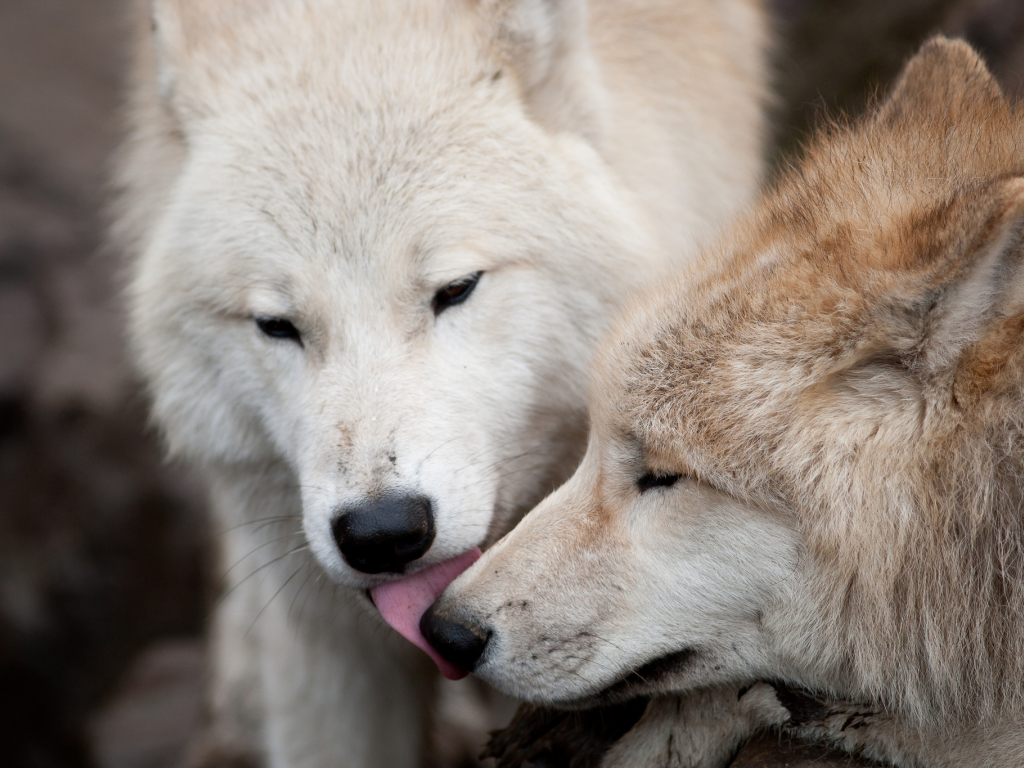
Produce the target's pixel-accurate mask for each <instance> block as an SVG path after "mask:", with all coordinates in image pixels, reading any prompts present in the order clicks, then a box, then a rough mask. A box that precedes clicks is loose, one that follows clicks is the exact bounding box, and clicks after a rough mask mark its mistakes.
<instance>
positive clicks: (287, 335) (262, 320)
mask: <svg viewBox="0 0 1024 768" xmlns="http://www.w3.org/2000/svg"><path fill="white" fill-rule="evenodd" d="M255 320H256V327H257V328H259V329H260V330H261V331H263V334H264V335H265V336H270V337H271V338H273V339H288V340H290V341H294V342H296V343H297V344H298V345H299V346H300V347H301V346H302V336H301V335H300V334H299V329H298V328H296V327H295V326H294V325H293V324H292V321H291V320H285V319H284V318H283V317H257V318H255Z"/></svg>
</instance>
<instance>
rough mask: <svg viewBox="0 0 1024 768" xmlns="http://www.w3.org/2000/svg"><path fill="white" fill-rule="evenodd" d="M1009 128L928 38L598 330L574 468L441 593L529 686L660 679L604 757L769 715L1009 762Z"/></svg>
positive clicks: (724, 738)
mask: <svg viewBox="0 0 1024 768" xmlns="http://www.w3.org/2000/svg"><path fill="white" fill-rule="evenodd" d="M1022 330H1024V115H1022V114H1021V111H1020V110H1019V109H1017V108H1016V107H1015V106H1013V105H1012V104H1010V103H1009V102H1008V101H1007V99H1005V98H1004V96H1003V95H1002V93H1001V92H1000V88H999V86H998V85H997V83H996V82H995V81H994V79H993V78H992V77H991V75H990V74H989V73H988V71H987V70H986V68H985V66H984V64H983V63H982V61H981V60H980V59H979V57H978V56H977V55H976V54H975V53H974V52H973V51H972V50H971V49H970V48H969V46H967V45H966V44H964V43H962V42H951V41H948V40H945V39H936V40H934V41H932V42H930V43H928V44H927V45H925V46H924V48H923V49H922V50H921V51H920V53H919V54H918V55H917V56H916V57H915V58H914V59H913V60H911V61H910V63H909V64H908V65H907V67H906V69H905V71H904V73H903V74H902V76H901V78H900V79H899V81H898V83H897V84H896V85H895V87H894V89H893V91H892V93H891V94H890V95H889V96H888V97H887V98H886V99H885V100H884V101H883V102H882V103H880V104H879V105H878V106H877V107H876V108H874V109H873V110H872V111H871V112H870V113H869V114H868V115H867V116H865V117H864V118H863V119H862V120H860V121H858V122H856V123H855V124H853V125H834V126H832V127H830V128H828V129H826V130H824V131H822V132H821V133H820V134H819V135H818V136H817V138H815V139H814V140H813V141H812V142H811V143H810V145H809V147H808V148H807V149H806V153H805V156H804V157H803V159H802V160H800V161H799V162H798V163H797V164H796V165H795V167H793V168H792V169H790V170H789V171H788V172H786V173H784V174H783V176H782V178H781V180H780V181H779V182H778V183H777V184H776V186H775V188H774V189H773V191H771V192H770V193H769V194H767V196H766V198H765V199H764V201H763V202H762V203H761V204H760V206H759V207H758V209H757V210H756V211H755V212H753V213H752V214H751V215H750V216H748V217H746V218H745V219H744V220H742V221H741V222H740V223H738V224H737V225H736V226H735V227H734V228H732V229H731V230H730V231H729V233H728V234H726V236H725V237H724V238H722V239H721V240H720V241H718V243H717V244H716V245H714V246H712V247H710V248H708V249H706V251H705V253H704V255H703V257H702V258H701V259H700V260H699V261H698V262H696V263H695V264H694V265H693V266H692V268H690V269H685V270H683V271H682V272H681V273H680V275H679V277H678V279H676V280H674V281H673V282H671V283H669V284H667V285H665V286H664V287H661V288H659V289H657V290H655V291H653V292H647V293H645V294H643V295H642V296H641V297H640V298H639V299H638V300H636V301H635V302H633V304H632V305H631V307H630V308H629V309H628V310H627V311H625V313H624V314H623V315H622V316H621V317H620V319H619V320H618V322H617V324H616V325H615V327H614V330H613V332H612V333H611V336H610V338H609V340H608V341H607V342H606V343H605V344H604V346H603V348H602V350H601V352H600V354H599V356H598V359H597V362H596V364H595V368H594V373H593V377H592V382H593V384H592V394H591V400H590V403H591V414H592V419H593V423H592V427H591V433H590V442H589V447H588V450H587V453H586V455H585V457H584V459H583V462H582V464H581V466H580V468H579V469H578V470H577V472H576V474H575V475H574V476H573V477H572V478H571V479H570V480H569V481H568V482H567V483H566V484H565V485H564V486H562V487H561V488H560V489H559V490H558V491H556V492H555V493H554V494H552V495H551V496H550V497H548V498H547V499H546V500H545V501H544V502H543V503H542V504H541V505H539V506H538V507H537V508H536V509H534V510H533V511H532V512H530V514H529V515H527V517H526V518H525V519H524V520H523V522H522V523H521V524H520V525H519V526H518V527H517V528H516V529H515V530H513V531H512V533H510V534H509V535H508V536H507V537H505V538H504V539H503V540H502V541H500V542H499V543H498V544H497V545H495V547H494V548H492V549H491V550H490V551H489V552H487V553H485V555H484V557H483V558H482V559H481V560H480V561H479V562H477V563H476V565H474V566H473V568H471V569H470V570H469V571H467V572H466V573H464V574H463V575H462V576H461V577H460V578H459V579H458V580H456V582H455V583H454V584H452V586H451V587H449V589H448V590H447V592H446V593H445V595H444V596H443V597H442V598H441V600H440V601H439V602H438V603H437V604H436V605H435V606H434V608H433V609H432V612H434V613H436V614H438V615H441V616H447V617H449V619H451V620H457V621H460V622H463V623H465V624H467V625H468V626H471V627H476V628H477V630H476V631H481V630H482V631H484V632H487V633H490V635H489V640H488V641H487V644H486V646H485V647H484V650H483V654H482V656H481V657H480V658H479V661H478V662H477V665H476V669H475V671H476V673H477V674H479V675H480V676H482V677H483V678H484V679H485V680H487V681H489V682H491V683H492V684H494V685H496V686H498V687H499V688H501V689H503V690H505V691H508V692H510V693H513V694H515V695H516V696H520V697H523V698H526V699H529V700H532V701H535V702H544V703H554V704H556V705H561V706H576V705H581V704H600V703H602V702H611V701H616V700H621V699H625V698H629V697H633V696H651V695H653V696H656V697H657V696H664V694H677V696H676V697H673V696H669V697H664V698H656V699H655V700H654V701H653V702H652V704H651V706H650V707H649V708H648V710H647V712H646V713H645V714H644V716H643V718H642V719H641V720H640V721H639V723H638V724H637V726H636V727H635V728H634V729H633V730H632V731H631V732H630V733H629V734H627V735H626V736H625V737H624V738H623V739H622V740H621V741H620V742H619V743H618V744H617V745H615V746H614V747H613V748H612V750H611V751H610V752H609V753H607V755H606V757H605V765H606V766H611V765H616V766H618V765H622V766H625V765H630V766H644V765H650V766H669V765H671V766H701V767H702V768H711V766H722V765H726V764H727V763H728V761H729V760H730V759H731V755H732V754H734V750H735V749H736V748H737V747H738V746H739V744H741V743H742V740H743V739H744V738H746V737H747V736H748V735H749V734H751V733H753V732H754V731H756V730H757V729H758V728H762V727H765V726H769V725H775V726H780V727H783V728H788V729H789V730H790V731H792V732H795V733H797V734H799V735H803V736H805V737H808V738H814V739H819V740H823V741H827V742H831V743H833V744H836V745H838V746H840V747H842V748H844V749H846V750H848V751H851V752H854V753H858V754H862V755H865V756H868V757H871V758H875V759H879V760H883V761H885V762H888V763H891V764H893V765H897V766H908V767H909V766H942V767H943V768H954V767H958V768H959V767H962V766H992V767H995V766H999V767H1001V768H1011V767H1012V766H1020V765H1024V443H1022V440H1024V389H1022V387H1024V337H1022Z"/></svg>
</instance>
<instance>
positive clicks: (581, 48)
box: [481, 0, 605, 143]
mask: <svg viewBox="0 0 1024 768" xmlns="http://www.w3.org/2000/svg"><path fill="white" fill-rule="evenodd" d="M481 7H482V8H483V10H484V13H485V14H487V18H488V22H489V23H490V24H491V25H492V27H493V33H494V35H495V39H496V42H497V45H498V48H499V50H500V52H501V55H502V57H503V58H504V59H505V61H506V63H507V66H508V67H509V68H510V69H511V70H512V71H513V73H514V75H515V77H516V78H517V80H518V81H519V83H520V86H521V88H522V91H523V98H524V99H525V101H526V103H527V107H528V109H529V110H530V112H531V114H532V115H533V117H534V118H535V119H536V120H537V121H538V122H540V123H541V124H542V125H544V126H545V127H547V128H548V129H549V130H553V131H571V132H574V133H578V134H581V135H583V136H584V137H585V138H587V139H588V140H590V141H591V142H592V143H596V142H597V141H599V139H600V136H601V133H602V131H603V129H604V126H603V122H604V111H605V105H604V90H603V87H602V85H601V77H600V71H599V69H598V66H597V61H596V60H595V58H594V56H593V54H592V52H591V48H590V41H589V36H588V25H587V4H586V2H585V0H481Z"/></svg>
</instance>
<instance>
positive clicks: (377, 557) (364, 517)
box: [332, 495, 434, 573]
mask: <svg viewBox="0 0 1024 768" xmlns="http://www.w3.org/2000/svg"><path fill="white" fill-rule="evenodd" d="M332 529H333V531H334V540H335V541H336V542H337V543H338V549H340V550H341V554H342V556H343V557H344V558H345V562H347V563H348V564H349V565H351V566H352V567H353V568H355V569H356V570H357V571H362V572H363V573H384V572H388V573H402V572H403V571H404V570H405V566H406V565H407V564H409V563H411V562H412V561H413V560H418V559H419V558H421V557H423V555H425V554H426V552H427V550H428V549H430V545H431V544H432V543H433V542H434V513H433V511H432V510H431V508H430V499H428V498H426V497H425V496H405V495H386V496H382V497H381V498H379V499H376V500H372V501H367V502H366V503H364V504H360V505H358V506H352V507H348V508H346V509H343V510H342V511H341V513H340V514H339V515H338V516H337V517H336V518H335V520H334V524H333V526H332Z"/></svg>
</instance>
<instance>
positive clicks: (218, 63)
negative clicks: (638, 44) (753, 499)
mask: <svg viewBox="0 0 1024 768" xmlns="http://www.w3.org/2000/svg"><path fill="white" fill-rule="evenodd" d="M202 5H204V4H201V3H198V2H195V3H193V2H189V0H160V1H159V2H157V3H156V5H155V9H156V39H157V43H158V44H157V46H156V50H157V56H156V58H155V59H154V64H153V76H154V79H155V80H156V82H157V84H158V86H159V89H160V91H161V96H160V98H159V99H158V100H157V99H154V100H153V103H151V104H148V105H146V104H143V105H140V106H138V108H139V109H149V110H151V111H152V112H153V113H154V114H156V115H158V117H159V120H160V121H162V122H158V123H157V124H158V125H162V126H164V128H163V133H162V134H161V135H159V136H151V135H146V134H140V135H138V136H136V137H135V141H136V144H137V145H140V144H145V143H146V142H151V146H149V148H148V151H149V152H150V155H149V156H151V157H154V158H159V157H163V159H164V160H165V161H166V164H167V167H168V168H173V171H171V172H168V171H167V170H161V169H159V168H158V169H156V170H153V169H151V168H147V169H139V168H138V167H137V165H138V163H136V168H135V170H134V171H133V172H134V173H137V174H142V173H147V172H149V173H153V174H159V173H162V174H164V176H165V177H166V178H167V179H169V181H167V182H166V183H165V184H164V187H163V189H162V190H161V192H160V194H159V195H155V196H154V199H153V200H140V201H128V202H129V207H131V205H136V206H137V207H139V208H140V209H144V210H145V211H148V213H147V214H146V215H148V216H150V217H151V219H152V220H153V221H155V225H154V226H152V227H151V229H150V231H151V233H150V234H149V235H148V236H147V238H146V240H145V242H142V243H140V250H141V252H142V257H141V258H140V260H139V262H138V266H137V269H136V272H135V275H134V282H133V291H132V297H133V307H132V313H133V315H132V321H133V336H134V341H135V345H136V349H137V356H138V359H139V360H140V362H141V366H142V369H143V371H144V373H145V374H146V376H147V378H148V379H149V380H150V382H151V384H152V389H153V392H154V399H155V412H156V415H157V418H158V420H159V421H160V423H161V424H162V426H163V427H164V428H165V431H166V433H167V436H168V439H169V442H170V445H171V447H172V449H173V450H175V451H177V452H179V453H183V454H186V455H191V456H193V457H197V458H199V459H200V460H202V461H205V462H209V463H217V462H227V463H236V464H237V463H248V464H250V465H252V466H254V467H257V468H258V467H259V466H261V465H266V464H267V463H273V462H284V463H286V464H287V466H288V467H290V468H291V470H292V472H293V474H294V477H295V481H296V483H297V484H298V486H299V488H300V491H301V499H302V508H303V523H304V528H305V531H306V534H307V536H308V539H309V542H310V544H311V547H312V549H313V551H314V553H315V555H316V556H317V558H318V559H319V560H320V562H321V563H322V564H323V566H324V567H325V568H326V569H327V571H328V572H329V573H330V574H331V575H332V576H333V577H334V578H335V579H337V580H338V581H340V582H342V583H346V584H349V585H352V586H354V587H360V588H365V587H370V586H374V585H376V584H378V583H380V582H381V580H382V578H387V577H381V576H378V575H377V574H380V573H402V572H403V571H404V570H405V568H406V566H407V565H409V563H410V562H412V561H416V562H415V565H413V566H411V567H410V570H416V569H418V568H420V566H422V565H428V564H432V563H437V562H441V561H443V560H446V559H448V558H452V557H454V556H456V555H458V554H459V553H462V552H465V551H467V550H469V549H471V548H472V547H474V546H477V545H480V544H483V543H485V542H486V541H487V540H488V539H489V537H494V536H496V535H499V534H500V533H502V532H503V531H504V530H505V529H507V527H508V525H509V524H510V522H511V520H512V518H513V517H514V516H515V515H516V514H517V513H518V512H520V511H522V510H524V509H526V508H528V507H529V506H530V505H532V504H533V503H535V502H536V501H538V500H539V496H542V495H543V494H544V493H546V492H547V491H548V490H550V489H551V488H552V487H553V486H554V485H555V484H556V483H557V482H559V481H560V480H561V479H562V478H564V477H565V476H566V474H567V473H568V472H569V471H571V469H572V467H573V466H574V465H575V463H576V461H577V460H578V457H579V454H580V453H581V448H582V438H583V435H584V434H585V398H584V389H585V375H584V370H585V368H586V366H587V363H588V358H589V354H590V350H591V348H592V346H593V336H594V334H596V333H599V332H600V329H601V326H602V322H603V318H604V317H605V316H606V315H607V312H608V307H609V305H611V304H612V303H614V302H615V301H616V300H617V299H618V297H619V296H620V295H621V294H622V293H624V292H625V290H626V287H627V286H626V283H628V282H629V281H630V280H631V279H632V276H634V275H636V276H638V275H640V274H643V273H644V272H646V271H649V265H646V264H645V259H649V258H650V254H651V252H652V250H653V246H652V244H651V243H650V242H648V241H647V239H646V237H645V235H643V234H642V233H643V232H644V231H645V227H643V226H640V222H639V221H638V219H639V216H638V214H637V212H636V209H635V207H634V205H633V203H632V201H631V200H630V199H628V198H626V197H624V195H623V193H621V192H620V191H619V189H620V187H621V184H618V183H616V181H615V180H614V179H613V178H611V174H610V172H609V171H608V167H607V165H606V164H605V163H604V162H603V161H602V160H601V159H600V157H599V155H598V154H597V152H596V151H595V149H594V148H593V146H592V143H591V141H590V139H589V138H588V136H590V135H591V134H593V133H595V132H596V131H598V125H599V123H600V104H598V103H596V102H594V100H588V98H586V96H587V93H588V92H589V90H588V89H590V88H591V85H592V82H591V81H592V79H593V77H594V73H593V72H592V71H591V67H590V63H589V62H590V59H589V54H588V52H587V50H586V47H585V44H584V43H583V39H584V38H583V36H582V32H581V30H582V28H583V20H582V16H581V12H580V8H579V7H580V6H581V4H580V3H546V2H539V1H538V2H518V3H504V4H502V3H497V4H495V3H481V4H479V6H477V5H474V4H469V3H465V4H463V3H455V2H408V3H387V4H385V3H377V2H364V1H363V0H360V1H359V2H352V3H340V2H328V1H327V0H307V1H305V2H278V3H273V4H271V3H265V2H258V1H257V0H252V1H247V2H230V3H224V4H222V5H221V6H220V7H219V8H218V9H216V10H210V9H208V8H207V9H202ZM492 6H493V7H492ZM154 90H155V89H154ZM563 90H564V92H565V94H566V95H565V98H562V97H561V96H560V95H559V94H560V93H561V91H563ZM595 92H596V91H595ZM570 96H572V98H570ZM545 104H547V106H544V105H545ZM541 117H543V120H541V119H540V118H541ZM160 142H163V143H162V144H161V146H162V147H163V149H162V150H161V151H162V153H163V154H162V155H159V154H154V152H153V148H152V144H155V143H160ZM136 149H138V147H136ZM129 151H132V150H131V149H129ZM129 165H131V164H129ZM135 186H136V187H137V188H143V189H145V188H152V187H154V186H155V187H157V188H158V187H159V185H155V184H149V185H148V187H147V185H146V184H136V185H135ZM156 197H159V199H156ZM140 215H141V214H140ZM129 226H131V221H130V220H129ZM640 254H644V256H640Z"/></svg>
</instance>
